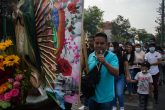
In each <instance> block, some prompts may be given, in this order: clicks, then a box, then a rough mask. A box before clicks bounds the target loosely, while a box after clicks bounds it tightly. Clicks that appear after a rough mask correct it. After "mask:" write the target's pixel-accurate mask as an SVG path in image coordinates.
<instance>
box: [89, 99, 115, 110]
mask: <svg viewBox="0 0 165 110" xmlns="http://www.w3.org/2000/svg"><path fill="white" fill-rule="evenodd" d="M89 110H112V101H110V102H105V103H97V102H96V101H94V100H93V99H89Z"/></svg>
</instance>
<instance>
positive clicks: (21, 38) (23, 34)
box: [11, 0, 48, 103]
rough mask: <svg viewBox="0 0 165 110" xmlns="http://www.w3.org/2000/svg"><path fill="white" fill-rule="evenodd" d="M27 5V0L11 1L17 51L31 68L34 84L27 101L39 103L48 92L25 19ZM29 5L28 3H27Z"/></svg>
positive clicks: (31, 77)
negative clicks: (22, 8)
mask: <svg viewBox="0 0 165 110" xmlns="http://www.w3.org/2000/svg"><path fill="white" fill-rule="evenodd" d="M23 5H25V0H13V1H12V3H11V6H12V9H13V13H12V17H13V19H14V24H15V36H16V47H17V52H18V53H19V54H20V55H21V57H22V59H23V60H24V62H25V64H26V65H27V66H28V68H30V69H31V71H32V72H31V76H30V82H31V83H32V85H33V86H34V87H33V89H31V90H30V91H29V93H30V94H29V95H28V96H27V98H26V102H27V103H37V102H41V101H43V100H46V99H47V98H48V97H47V94H46V92H45V90H44V89H43V88H44V87H43V86H44V81H43V80H41V79H42V78H41V75H40V73H39V70H38V68H37V67H36V66H35V65H37V63H36V62H37V60H36V53H35V50H34V48H33V45H32V44H31V41H30V40H31V39H30V36H31V35H30V34H28V33H29V31H28V29H27V26H26V23H25V20H27V19H28V18H27V17H28V15H26V13H24V12H23V11H22V10H21V7H22V6H23ZM26 5H27V4H26Z"/></svg>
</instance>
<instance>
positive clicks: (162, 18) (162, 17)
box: [161, 0, 164, 47]
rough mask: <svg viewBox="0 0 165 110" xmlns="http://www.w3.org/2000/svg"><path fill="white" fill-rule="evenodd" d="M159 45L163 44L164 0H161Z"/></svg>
mask: <svg viewBox="0 0 165 110" xmlns="http://www.w3.org/2000/svg"><path fill="white" fill-rule="evenodd" d="M161 46H162V47H163V46H164V0H162V16H161Z"/></svg>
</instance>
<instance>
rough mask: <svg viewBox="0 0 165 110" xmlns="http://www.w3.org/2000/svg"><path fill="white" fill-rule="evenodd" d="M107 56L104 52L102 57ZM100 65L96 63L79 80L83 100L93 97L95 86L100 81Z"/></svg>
mask: <svg viewBox="0 0 165 110" xmlns="http://www.w3.org/2000/svg"><path fill="white" fill-rule="evenodd" d="M107 54H108V52H107V51H106V53H105V55H104V57H105V56H106V55H107ZM101 67H102V64H101V63H98V64H96V66H95V67H94V68H93V69H92V70H91V71H90V72H89V73H88V74H85V75H84V76H82V78H81V92H82V94H83V96H84V97H85V98H90V97H92V96H94V95H95V88H96V85H97V84H98V83H99V81H100V77H101V74H100V70H101Z"/></svg>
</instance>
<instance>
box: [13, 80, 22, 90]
mask: <svg viewBox="0 0 165 110" xmlns="http://www.w3.org/2000/svg"><path fill="white" fill-rule="evenodd" d="M20 85H21V84H20V82H18V81H15V82H14V83H13V86H14V88H19V87H20Z"/></svg>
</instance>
